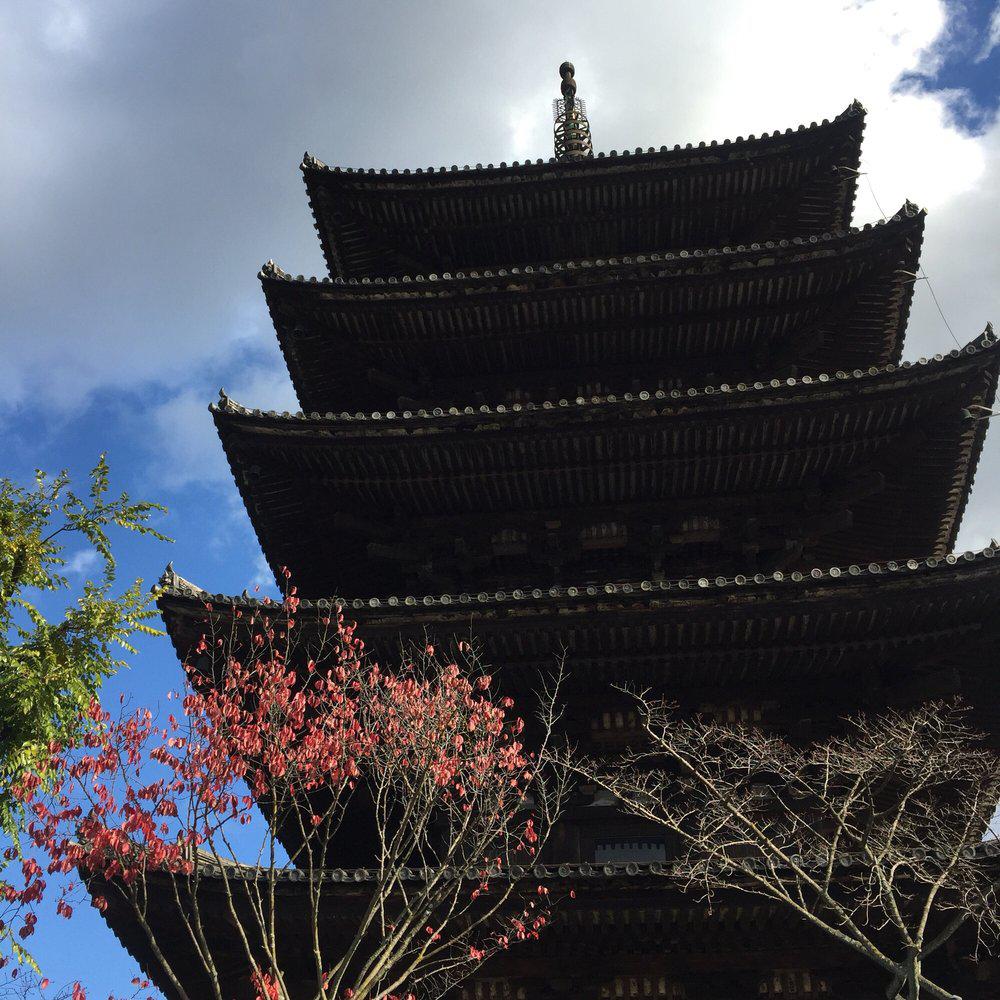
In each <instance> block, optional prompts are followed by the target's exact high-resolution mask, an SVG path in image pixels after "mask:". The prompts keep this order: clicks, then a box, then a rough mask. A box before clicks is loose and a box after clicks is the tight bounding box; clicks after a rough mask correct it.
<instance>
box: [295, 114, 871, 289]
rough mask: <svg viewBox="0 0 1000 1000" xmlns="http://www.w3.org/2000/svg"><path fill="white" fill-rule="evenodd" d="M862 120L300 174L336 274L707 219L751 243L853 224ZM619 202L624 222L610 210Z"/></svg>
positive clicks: (487, 262) (557, 250)
mask: <svg viewBox="0 0 1000 1000" xmlns="http://www.w3.org/2000/svg"><path fill="white" fill-rule="evenodd" d="M863 129H864V108H862V107H861V105H860V104H858V103H856V102H855V104H852V105H851V106H850V107H849V108H847V109H846V110H845V111H844V112H843V113H842V114H840V115H838V116H837V117H836V118H835V119H833V121H824V122H822V123H821V124H818V125H817V124H815V123H813V124H812V125H811V126H809V127H805V126H800V127H799V129H798V130H791V129H788V130H786V131H785V132H774V133H771V134H765V135H763V136H761V137H759V138H754V137H750V138H747V139H742V138H741V139H737V140H736V141H730V140H726V141H725V142H721V143H720V142H716V141H713V142H711V143H707V144H706V143H701V144H699V145H698V146H697V147H694V146H691V145H690V144H689V145H688V146H685V147H681V146H675V147H674V148H673V149H668V148H666V147H662V148H661V149H660V150H659V151H657V150H653V149H650V150H637V151H636V152H635V153H634V154H632V153H627V152H626V153H622V154H621V155H616V154H612V155H610V156H605V155H603V154H598V155H597V156H596V157H594V158H593V159H587V160H582V161H572V162H555V161H549V162H542V161H538V162H527V163H523V164H513V165H511V166H510V167H507V166H505V165H503V164H501V166H500V167H498V168H493V167H488V168H481V167H477V168H471V167H466V168H463V169H461V170H460V169H458V167H457V166H452V167H451V168H450V169H449V168H445V167H441V168H438V169H435V168H429V169H428V170H426V171H424V170H420V169H418V170H417V171H414V172H412V173H411V172H410V171H403V172H399V171H388V170H386V169H380V170H377V171H376V170H375V169H371V170H367V171H366V170H357V171H355V170H352V169H350V168H347V169H346V170H343V169H341V168H340V167H328V166H327V165H326V164H324V163H322V162H321V161H319V160H317V159H316V158H315V157H313V156H310V155H309V154H306V156H305V158H304V160H303V162H302V171H303V175H304V178H305V183H306V190H307V192H308V195H309V201H310V205H311V207H312V211H313V216H314V218H315V220H316V223H315V224H316V229H317V231H318V232H319V235H320V241H321V243H322V246H323V252H324V255H325V256H326V259H327V263H328V266H329V269H330V273H331V274H333V275H341V276H345V277H347V276H352V275H354V276H359V277H360V276H362V275H366V274H367V275H375V274H383V275H388V274H402V273H405V272H407V271H409V272H411V273H412V272H413V270H414V265H415V264H416V265H417V267H416V270H421V269H435V268H441V269H455V268H461V267H475V266H491V265H494V264H504V263H508V262H510V261H514V260H523V261H532V260H539V261H542V260H558V259H560V258H564V257H566V256H568V253H567V252H566V251H565V250H564V249H563V248H564V247H569V248H571V249H570V250H569V253H572V252H581V251H582V252H584V253H585V254H588V255H589V254H591V253H593V254H597V255H599V254H602V253H603V254H614V253H635V252H638V253H642V252H646V251H648V250H650V249H652V248H653V247H657V246H658V247H670V246H685V245H693V244H696V243H698V242H699V240H698V239H697V237H696V238H695V239H692V238H691V234H692V233H697V232H699V231H701V230H707V231H708V232H709V233H711V236H710V238H709V239H708V240H706V241H705V242H710V243H717V244H720V245H721V244H723V243H728V242H742V241H743V240H740V239H737V238H736V237H738V236H739V235H740V234H741V233H742V234H744V235H745V237H746V239H748V240H752V239H765V238H772V237H790V236H795V235H809V234H812V233H820V232H824V231H827V230H831V229H843V228H846V227H847V226H849V225H850V222H851V215H852V210H853V204H854V197H855V191H856V185H857V168H858V165H859V163H860V155H861V153H860V150H861V135H862V131H863ZM637 196H638V197H639V198H640V200H638V201H635V202H634V206H633V199H634V198H636V197H637ZM692 206H694V207H695V209H696V210H695V211H693V212H692V211H690V209H691V208H692ZM632 207H634V208H635V209H636V213H635V216H634V218H635V219H636V223H635V224H633V223H631V222H629V221H628V220H629V218H632V215H631V212H630V209H631V208H632ZM657 209H659V210H661V211H656V210H657ZM685 209H688V211H687V213H686V214H685V212H684V210H685ZM610 210H613V214H614V216H615V217H616V218H617V220H618V221H617V223H616V224H614V225H610V224H607V220H606V219H603V218H601V217H602V215H603V214H604V213H605V212H606V211H610ZM667 215H669V216H671V218H669V219H668V218H667V217H666V216H667ZM569 219H572V220H573V221H574V223H575V224H574V225H572V226H568V225H567V224H566V223H567V220H569ZM643 220H645V221H643ZM657 220H659V221H657ZM560 224H561V227H562V228H561V231H560ZM657 234H659V238H657ZM574 247H575V251H574V250H573V249H572V248H574ZM421 264H422V265H423V267H421V266H420V265H421Z"/></svg>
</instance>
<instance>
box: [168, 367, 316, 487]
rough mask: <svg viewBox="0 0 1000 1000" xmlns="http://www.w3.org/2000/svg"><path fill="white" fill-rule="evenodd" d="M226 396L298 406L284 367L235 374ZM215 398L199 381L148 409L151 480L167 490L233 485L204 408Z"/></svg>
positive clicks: (267, 406) (273, 406)
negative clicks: (196, 384)
mask: <svg viewBox="0 0 1000 1000" xmlns="http://www.w3.org/2000/svg"><path fill="white" fill-rule="evenodd" d="M229 394H230V396H231V397H232V398H234V399H237V400H241V401H244V402H246V403H247V405H249V406H253V407H259V408H260V409H262V410H277V411H279V412H280V411H284V410H290V411H294V410H297V409H298V402H297V401H296V399H295V393H294V391H293V390H292V385H291V382H290V381H289V379H288V373H287V372H286V371H285V369H284V367H283V366H282V367H281V368H280V370H278V369H273V368H266V367H253V368H250V369H247V370H245V371H243V372H241V373H239V374H238V375H237V377H236V380H235V383H234V386H233V387H232V389H231V390H230V392H229ZM215 396H216V393H215V392H213V391H211V390H210V389H209V388H208V387H207V386H206V385H204V384H200V385H198V386H196V387H189V388H185V389H182V390H181V391H179V392H177V393H175V394H174V395H173V396H171V397H169V398H168V399H166V400H164V401H163V402H162V403H160V404H158V405H157V406H155V407H153V408H152V411H151V413H150V418H149V419H150V425H151V427H152V438H151V441H150V448H151V451H152V453H153V459H152V470H151V471H152V478H153V480H154V482H156V483H158V484H160V485H162V486H165V487H167V488H169V489H181V488H183V487H186V486H192V485H201V486H208V487H218V486H223V485H224V486H225V487H226V488H227V489H231V487H232V476H231V474H230V471H229V466H228V464H227V462H226V457H225V454H224V453H223V451H222V445H221V444H220V443H219V438H218V435H217V434H216V432H215V427H214V425H213V421H212V416H211V414H210V413H209V411H208V400H209V399H213V398H215Z"/></svg>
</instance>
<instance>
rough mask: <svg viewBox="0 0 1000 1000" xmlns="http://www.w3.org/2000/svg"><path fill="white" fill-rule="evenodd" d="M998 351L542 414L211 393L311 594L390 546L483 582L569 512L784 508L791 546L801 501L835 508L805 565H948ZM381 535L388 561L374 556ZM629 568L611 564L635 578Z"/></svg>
mask: <svg viewBox="0 0 1000 1000" xmlns="http://www.w3.org/2000/svg"><path fill="white" fill-rule="evenodd" d="M996 344H997V341H996V339H995V338H994V337H993V335H992V330H988V331H987V333H986V334H985V335H984V336H983V337H982V338H981V339H980V340H979V341H978V342H977V343H975V344H969V345H968V346H966V347H965V348H963V349H961V350H955V351H952V352H951V353H950V354H949V355H948V356H946V357H941V356H938V357H937V358H936V359H935V360H933V361H927V359H923V358H922V359H920V361H919V362H918V363H915V364H914V363H910V362H903V363H902V364H901V365H899V366H897V365H887V366H885V367H883V368H875V367H873V368H871V369H869V370H867V371H864V370H861V369H856V370H855V371H853V372H844V371H840V372H837V373H836V374H835V375H829V374H820V375H818V376H802V377H800V378H788V379H784V380H780V379H772V380H770V381H769V382H755V383H753V384H752V385H750V384H744V383H739V384H737V385H735V386H734V385H729V384H722V385H720V386H709V387H705V388H702V389H694V388H691V389H688V390H686V391H685V392H682V391H680V390H671V391H670V392H666V391H664V390H657V391H655V392H646V391H643V392H639V393H635V394H633V393H626V394H625V395H624V396H623V397H621V398H619V397H617V396H614V395H609V396H606V397H593V398H592V399H589V400H588V399H584V398H582V397H581V398H578V399H577V400H575V401H571V400H567V399H562V400H559V401H558V402H546V403H543V404H541V405H534V404H526V405H525V406H521V405H517V404H515V405H513V406H510V407H507V406H503V405H498V406H496V407H488V406H481V407H479V408H478V409H477V408H474V407H466V408H464V409H459V408H457V407H452V408H450V409H449V410H447V411H445V410H444V409H442V408H436V409H435V410H433V411H426V410H418V411H416V412H415V413H414V412H410V411H404V412H402V413H400V414H397V413H395V412H387V413H385V414H381V413H376V414H368V415H366V414H363V413H359V414H356V415H355V414H349V413H342V414H340V415H333V416H331V417H321V418H317V417H307V416H304V415H301V414H299V415H295V416H293V415H289V414H277V413H274V412H269V413H262V412H261V411H259V410H253V411H252V410H248V409H245V408H243V407H241V406H239V405H238V404H236V403H235V402H233V401H232V400H230V399H229V398H228V397H226V396H225V395H223V397H222V401H221V403H220V404H219V405H218V406H213V407H212V409H213V412H214V416H215V421H216V425H217V428H218V431H219V435H220V437H221V439H222V443H223V446H224V448H225V451H226V454H227V456H228V458H229V462H230V465H231V467H232V470H233V473H234V476H235V478H236V482H237V484H238V486H239V488H240V491H241V493H242V496H243V499H244V502H245V504H246V507H247V510H248V512H249V514H250V518H251V521H252V522H253V525H254V527H255V529H256V531H257V534H258V538H259V539H260V541H261V544H262V547H263V549H264V553H265V555H266V557H267V559H268V561H269V563H270V565H271V567H272V569H273V570H274V571H275V573H276V575H277V573H278V571H279V570H280V568H281V567H283V566H288V567H289V568H290V569H291V570H292V572H293V573H294V574H295V577H296V580H297V582H298V585H299V588H300V591H301V592H302V593H303V594H305V595H307V596H313V595H319V594H323V593H329V592H331V591H333V590H335V589H339V588H341V587H343V586H344V581H353V582H354V583H353V585H354V586H355V587H356V588H357V589H358V590H361V591H362V592H364V591H365V590H367V591H368V592H369V593H375V594H378V593H380V592H381V593H385V592H386V591H387V590H388V589H389V587H390V586H392V587H393V588H395V586H396V583H397V581H398V580H399V579H400V578H401V575H400V567H399V565H398V563H396V562H392V559H394V558H396V557H397V556H399V558H402V559H403V560H404V561H405V560H406V559H411V556H409V555H406V553H405V552H404V553H402V554H401V555H400V552H399V551H398V550H399V547H400V545H401V546H402V547H403V548H404V549H406V548H407V547H409V550H411V552H412V553H415V554H414V555H412V559H411V561H413V560H415V561H416V562H417V563H426V560H427V558H429V557H430V556H429V555H428V553H427V552H426V551H424V552H423V553H421V552H418V551H417V549H419V548H420V546H427V545H430V546H434V545H445V546H450V547H451V552H452V556H453V558H454V559H455V560H456V561H457V563H458V564H459V566H460V567H461V566H462V565H465V566H468V567H471V570H473V571H474V572H475V575H476V578H478V579H483V580H488V579H490V573H491V572H492V570H491V568H490V567H491V565H492V566H493V569H496V566H495V565H493V562H492V560H493V556H494V555H495V552H493V551H492V550H488V546H490V545H493V544H494V541H491V539H494V540H495V537H496V532H498V531H502V530H503V529H505V528H506V527H510V528H511V529H512V530H517V531H522V532H525V533H526V537H527V539H528V540H529V551H528V553H527V557H526V558H529V559H530V558H533V557H535V556H539V558H540V557H541V555H540V554H539V553H538V552H537V550H536V549H537V546H536V543H537V544H539V545H540V544H543V543H542V542H538V541H537V539H538V538H542V536H544V532H545V531H546V530H550V529H553V530H554V528H553V526H559V525H561V524H562V522H563V521H565V522H566V525H570V526H572V530H573V531H574V532H578V531H580V530H590V527H593V526H594V525H602V524H603V525H607V524H609V523H611V522H614V521H615V520H616V519H621V518H623V517H624V518H625V519H626V521H627V520H628V518H629V517H634V518H638V520H639V521H642V519H643V518H645V522H643V523H647V524H648V522H649V519H650V518H652V519H653V521H657V519H659V522H658V523H660V522H665V520H669V519H670V518H671V517H673V518H680V519H681V520H683V521H684V523H688V521H689V519H690V518H698V517H712V518H715V519H716V520H717V521H718V522H719V523H718V524H716V527H719V525H721V526H722V528H723V529H724V528H725V526H726V524H727V523H728V521H727V519H729V520H732V518H733V516H734V512H738V513H739V516H740V517H743V516H744V515H746V516H747V517H750V518H751V519H754V520H755V523H756V524H757V525H758V527H759V526H760V524H762V523H764V522H762V521H761V520H760V519H761V518H764V519H765V520H766V518H767V517H772V518H775V517H776V518H778V519H779V523H778V524H776V525H774V526H773V527H774V528H775V530H785V531H789V532H791V531H792V530H793V528H794V530H800V531H801V533H802V534H801V538H800V541H801V540H802V539H813V535H815V533H816V530H818V529H816V526H815V524H813V523H812V522H810V524H809V525H805V526H803V525H804V521H803V519H805V521H809V517H810V514H809V512H810V511H812V512H813V513H817V512H822V511H827V512H830V513H831V514H832V515H833V516H835V522H836V523H834V524H833V527H832V529H831V530H830V531H828V532H827V533H825V534H823V535H822V537H821V538H819V539H818V540H815V539H813V541H810V542H809V544H808V546H807V549H808V551H810V552H812V553H813V554H814V555H815V558H816V561H817V562H820V563H823V562H830V563H832V562H834V561H838V562H840V561H852V562H870V561H873V560H879V559H890V558H900V557H906V556H909V555H911V554H920V555H936V556H943V555H944V554H946V553H947V552H948V551H949V550H950V549H951V548H952V546H953V544H954V539H955V536H956V533H957V530H958V526H959V522H960V520H961V515H962V511H963V509H964V506H965V503H966V499H967V496H968V492H969V488H970V486H971V482H972V478H973V475H974V471H975V467H976V463H977V461H978V456H979V452H980V449H981V446H982V441H983V437H984V434H985V422H984V421H981V420H972V419H967V417H966V416H965V415H964V414H963V411H964V410H966V409H967V408H968V407H971V406H976V405H981V406H989V405H990V404H991V402H992V400H993V397H994V393H995V387H996V378H997V372H998V367H1000V361H998V352H997V350H996ZM845 497H847V498H848V499H847V500H846V501H844V498H845ZM841 501H844V503H841ZM831 504H833V505H834V506H837V504H840V507H839V508H838V509H837V511H832V512H831V509H830V505H831ZM845 516H846V521H845V520H844V517H845ZM838 517H839V518H840V520H839V521H838V520H836V518H838ZM796 519H798V522H800V523H799V524H798V527H795V522H796ZM637 523H638V522H637ZM661 526H662V525H661ZM633 527H634V525H633ZM654 527H655V525H654ZM744 527H746V526H744ZM595 530H596V529H595ZM643 530H645V529H643ZM650 530H652V529H650ZM669 530H672V529H669ZM741 530H742V529H741ZM755 530H756V529H755ZM394 532H395V535H394V534H393V533H394ZM533 532H542V535H537V536H536V535H535V534H533ZM821 534H822V533H821ZM574 537H576V536H574ZM631 537H632V539H633V542H634V543H635V542H637V540H638V539H639V538H640V536H639V535H637V534H634V533H633V535H632V536H631ZM789 539H790V536H789V537H788V538H785V539H784V542H782V541H781V539H779V546H778V547H779V548H781V547H782V546H784V547H785V548H788V547H789V545H790V544H791V542H790V540H789ZM382 541H385V542H387V543H388V544H389V547H390V549H391V548H392V547H393V546H395V547H396V550H397V551H396V554H395V555H394V554H393V553H392V552H390V553H389V555H388V558H389V561H388V562H379V561H378V560H379V559H380V558H381V556H380V555H379V553H378V552H377V551H375V550H373V549H372V547H371V546H372V545H373V544H377V543H380V542H382ZM744 541H746V540H745V539H744ZM638 544H639V549H638V551H633V552H632V558H633V559H634V558H645V556H646V554H647V552H646V549H647V547H648V546H647V544H646V543H645V542H639V543H638ZM556 548H557V549H558V548H559V546H556ZM741 551H742V550H741ZM801 551H802V550H801V549H800V552H801ZM716 556H717V553H716ZM560 558H562V557H561V556H560ZM793 561H794V560H793ZM515 568H519V569H520V571H521V573H522V575H521V579H524V578H525V577H524V572H523V570H524V567H523V566H520V567H515ZM721 568H722V566H720V569H721ZM779 568H780V567H779ZM788 568H797V567H796V566H794V565H791V566H789V567H788ZM626 570H628V567H625V568H624V569H623V570H622V572H620V573H615V574H614V575H618V576H620V577H622V576H624V577H626V578H627V577H629V576H636V575H640V574H639V573H637V572H636V571H635V568H634V566H633V568H632V569H631V570H630V571H627V572H626ZM737 571H739V570H737ZM502 575H503V574H500V577H497V578H498V579H499V578H501V577H502ZM552 582H557V580H552V579H550V580H547V581H546V580H544V579H541V578H540V579H539V584H543V583H544V584H545V585H548V584H549V583H552Z"/></svg>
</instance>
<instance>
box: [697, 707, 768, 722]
mask: <svg viewBox="0 0 1000 1000" xmlns="http://www.w3.org/2000/svg"><path fill="white" fill-rule="evenodd" d="M777 707H778V703H777V702H774V701H759V702H743V701H739V702H729V703H726V704H721V705H720V704H713V703H708V702H706V703H704V704H701V705H699V706H698V714H699V715H700V716H701V717H702V718H703V719H704V720H705V721H706V722H718V723H722V724H728V725H743V726H754V725H760V724H761V723H762V722H764V721H765V720H766V719H767V718H768V716H769V715H770V714H771V713H772V712H773V711H774V709H775V708H777Z"/></svg>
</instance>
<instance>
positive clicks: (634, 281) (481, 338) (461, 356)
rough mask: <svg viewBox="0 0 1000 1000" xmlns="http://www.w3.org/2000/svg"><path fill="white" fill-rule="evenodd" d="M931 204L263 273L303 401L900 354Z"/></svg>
mask: <svg viewBox="0 0 1000 1000" xmlns="http://www.w3.org/2000/svg"><path fill="white" fill-rule="evenodd" d="M924 217H925V213H924V212H923V211H921V210H918V209H917V207H916V206H915V205H913V204H911V203H909V202H908V203H907V204H905V205H904V206H903V207H902V208H901V209H900V211H899V213H897V215H895V216H894V217H893V218H892V219H891V220H890V221H889V222H886V223H879V224H877V225H875V226H871V225H868V226H865V227H864V228H863V229H857V230H851V231H848V232H843V233H840V234H831V233H824V234H822V235H821V236H810V237H801V236H796V237H793V238H792V239H788V240H785V239H782V240H779V241H771V240H768V241H765V242H764V243H754V244H751V245H739V246H736V247H725V248H722V249H717V248H710V249H707V250H692V251H689V250H682V251H679V252H676V253H674V252H669V251H668V252H663V253H652V254H649V255H642V254H640V255H638V256H637V257H631V256H627V257H624V258H616V257H611V258H607V259H604V258H601V259H597V260H582V261H568V262H565V263H557V264H552V265H544V264H543V265H540V266H539V267H532V266H530V265H529V266H528V267H510V268H498V269H497V270H495V271H494V270H489V269H487V270H486V271H472V272H464V271H462V272H456V273H454V274H452V273H450V272H449V273H446V274H442V275H436V274H432V275H417V276H415V277H408V276H407V277H404V278H403V279H401V280H400V279H397V278H394V277H393V278H388V279H384V278H374V279H369V278H365V279H361V280H359V279H357V278H349V279H343V278H337V279H335V280H333V281H331V279H329V278H324V279H323V280H322V281H317V280H316V279H315V278H312V279H309V280H305V279H304V278H302V277H301V276H299V278H298V279H293V278H292V276H291V275H290V274H288V273H287V272H285V271H282V270H281V269H280V268H279V267H277V265H275V264H274V263H273V262H270V261H269V262H268V263H267V264H266V265H265V266H264V268H263V269H262V270H261V273H260V277H261V282H262V284H263V288H264V294H265V296H266V298H267V302H268V306H269V308H270V311H271V316H272V318H273V320H274V325H275V329H276V331H277V334H278V341H279V343H280V345H281V349H282V351H283V353H284V356H285V360H286V362H287V365H288V370H289V373H290V374H291V378H292V382H293V384H294V385H295V388H296V391H297V393H298V395H299V400H300V402H301V404H302V407H303V409H305V410H306V411H315V412H318V413H323V412H325V411H327V410H333V409H343V408H344V407H345V406H351V407H353V406H366V407H368V408H371V409H391V408H394V407H396V406H397V405H398V401H399V399H400V397H401V396H402V397H408V398H410V399H411V400H414V401H415V402H414V405H419V403H418V402H416V401H421V400H433V401H434V404H438V405H451V404H463V403H467V402H509V401H511V400H512V399H513V398H515V394H518V395H519V396H520V397H521V400H522V401H526V399H529V398H534V399H536V400H540V399H542V398H551V396H555V397H556V398H558V397H559V396H561V395H568V396H576V395H578V394H579V393H580V392H581V391H584V390H583V388H582V387H584V386H600V388H599V389H597V390H596V391H602V392H612V391H614V392H622V391H627V390H629V389H632V388H636V387H637V386H636V385H635V384H634V383H636V382H637V381H639V380H642V384H643V386H644V387H645V388H657V387H660V388H668V389H669V388H674V387H676V386H678V385H685V386H686V385H690V384H698V383H704V381H705V380H706V379H709V378H713V377H718V378H726V379H731V380H734V381H737V380H739V379H742V378H750V379H752V378H753V377H755V376H758V377H759V375H760V374H761V372H767V374H768V376H769V377H770V376H771V375H773V374H778V373H790V372H795V371H804V372H819V371H826V370H828V369H830V368H837V367H845V368H851V369H853V368H868V367H870V366H872V365H884V364H888V363H891V362H896V361H898V360H899V357H900V354H901V352H902V345H903V337H904V334H905V330H906V320H907V315H908V312H909V307H910V301H911V298H912V294H913V280H914V276H915V272H916V270H917V267H918V261H919V255H920V244H921V240H922V238H923V227H924ZM546 391H548V392H549V393H550V396H548V397H546V396H545V395H544V394H545V392H546ZM588 394H589V393H588ZM432 405H433V404H432Z"/></svg>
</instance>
